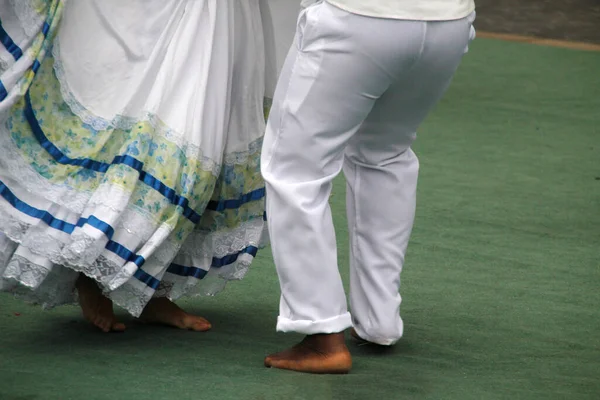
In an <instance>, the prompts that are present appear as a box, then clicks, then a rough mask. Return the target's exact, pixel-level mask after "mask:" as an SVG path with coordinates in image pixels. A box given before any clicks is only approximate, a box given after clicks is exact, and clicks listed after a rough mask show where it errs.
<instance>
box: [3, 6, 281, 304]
mask: <svg viewBox="0 0 600 400" xmlns="http://www.w3.org/2000/svg"><path fill="white" fill-rule="evenodd" d="M265 1H266V0H127V1H123V0H76V1H73V0H70V1H69V2H64V1H63V0H0V20H1V21H2V29H1V30H0V43H1V45H0V72H1V75H0V84H1V86H0V149H1V152H2V154H1V157H0V289H2V290H3V291H10V292H13V293H15V294H18V295H20V296H23V297H25V298H26V299H28V300H32V301H34V302H36V303H39V304H42V305H44V306H45V307H54V306H57V305H61V304H66V303H72V302H73V301H74V300H75V296H76V293H75V291H74V282H75V280H76V278H77V276H78V274H79V273H83V274H85V275H87V276H89V277H91V278H93V279H95V280H96V281H97V282H98V283H99V284H100V286H101V287H102V288H103V290H104V292H105V295H106V296H108V297H109V298H111V299H112V300H113V301H114V303H115V304H117V305H119V306H121V307H123V308H124V309H126V310H127V311H129V312H130V313H131V314H132V315H134V316H139V315H140V313H141V311H142V310H143V308H144V306H145V305H146V304H147V302H148V301H149V300H150V299H151V298H152V297H153V296H161V297H168V298H170V299H172V300H175V299H178V298H180V297H181V296H184V295H195V294H209V295H211V294H215V293H216V292H218V291H219V290H221V289H222V288H223V287H224V285H225V282H226V281H228V280H232V279H241V278H242V277H243V276H244V274H245V273H246V272H247V270H248V268H249V266H250V264H251V262H252V259H253V257H254V256H255V255H256V252H257V251H258V249H259V248H260V247H261V246H262V245H263V240H264V238H266V236H267V235H266V234H265V232H264V227H265V223H264V194H265V190H264V183H263V181H262V178H261V176H260V167H259V159H260V154H259V152H260V148H261V142H262V137H263V133H264V128H265V110H264V107H263V99H264V98H265V97H267V98H268V97H271V96H270V93H271V92H272V90H273V87H274V83H275V79H276V76H275V75H276V74H275V65H274V49H273V48H272V46H273V43H274V42H273V38H272V29H271V25H270V24H271V21H270V14H269V12H268V6H267V4H266V3H265ZM15 49H19V50H15Z"/></svg>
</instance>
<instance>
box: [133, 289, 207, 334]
mask: <svg viewBox="0 0 600 400" xmlns="http://www.w3.org/2000/svg"><path fill="white" fill-rule="evenodd" d="M140 320H142V321H144V322H148V323H154V324H160V325H168V326H172V327H175V328H179V329H186V330H191V331H196V332H204V331H207V330H209V329H210V328H212V325H211V324H210V322H208V321H207V320H206V319H204V318H202V317H198V316H196V315H192V314H188V313H186V312H185V311H183V310H182V309H181V308H179V306H177V305H176V304H175V303H173V302H172V301H171V300H169V299H167V298H165V297H158V298H154V299H152V300H150V301H149V302H148V305H146V308H144V312H143V313H142V315H141V317H140Z"/></svg>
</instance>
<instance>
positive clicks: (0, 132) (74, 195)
mask: <svg viewBox="0 0 600 400" xmlns="http://www.w3.org/2000/svg"><path fill="white" fill-rule="evenodd" d="M6 120H7V116H6V115H0V121H2V125H0V149H2V157H0V174H2V175H5V174H7V175H8V177H9V178H10V177H13V180H17V179H18V182H19V183H20V186H21V187H22V188H24V189H25V190H27V191H28V192H29V193H31V194H34V195H39V194H43V197H44V198H45V199H47V200H49V201H51V202H53V203H55V204H59V205H61V206H63V207H65V208H68V209H69V210H70V211H72V212H74V213H76V214H81V213H83V210H84V209H85V207H86V205H87V203H88V201H89V200H90V197H91V194H90V193H85V192H81V191H77V190H75V189H73V188H72V187H69V186H68V185H58V184H53V183H51V182H49V181H48V180H47V179H45V178H44V177H42V176H41V175H40V174H38V173H37V171H35V170H34V169H33V167H32V166H31V165H30V164H29V163H27V162H25V161H24V160H23V158H21V156H20V155H19V150H18V148H17V147H16V146H15V143H14V142H13V140H12V139H11V133H10V129H9V128H8V126H7V122H5V121H6ZM2 178H6V175H5V176H2Z"/></svg>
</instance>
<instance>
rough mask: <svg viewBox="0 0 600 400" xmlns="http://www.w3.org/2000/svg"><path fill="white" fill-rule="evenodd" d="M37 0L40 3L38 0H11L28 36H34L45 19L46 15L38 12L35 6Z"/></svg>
mask: <svg viewBox="0 0 600 400" xmlns="http://www.w3.org/2000/svg"><path fill="white" fill-rule="evenodd" d="M36 2H38V3H39V1H37V0H10V5H11V7H12V8H13V10H14V11H15V14H16V16H17V18H18V19H19V22H20V23H21V27H22V28H23V30H24V31H25V34H26V35H27V36H28V37H32V36H34V35H35V34H36V33H37V32H38V31H39V29H40V26H41V24H42V22H43V21H44V15H41V14H40V13H38V12H37V11H36V9H35V7H34V3H36Z"/></svg>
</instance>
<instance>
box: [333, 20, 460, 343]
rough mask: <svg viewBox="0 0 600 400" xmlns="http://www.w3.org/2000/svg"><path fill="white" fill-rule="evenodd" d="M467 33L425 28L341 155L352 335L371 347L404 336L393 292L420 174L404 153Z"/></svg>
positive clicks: (455, 27) (454, 27)
mask: <svg viewBox="0 0 600 400" xmlns="http://www.w3.org/2000/svg"><path fill="white" fill-rule="evenodd" d="M469 28H470V24H469V23H468V21H466V20H461V21H451V22H442V23H427V28H426V34H425V38H424V47H423V51H422V54H421V56H420V58H419V61H418V62H417V64H415V66H414V68H413V69H412V72H409V73H406V74H403V75H402V76H401V78H400V79H399V80H398V81H397V82H395V83H394V84H393V85H392V86H391V87H390V89H389V90H388V91H387V92H386V93H385V94H384V95H383V96H382V97H381V98H380V99H379V100H378V101H377V103H376V105H375V107H374V108H373V110H372V112H371V114H370V115H369V117H368V118H367V119H366V121H365V123H364V124H363V125H362V126H361V128H360V130H359V131H358V133H357V135H355V136H354V137H353V139H352V140H351V142H350V144H349V146H348V148H347V151H346V159H345V163H344V173H345V175H346V178H347V179H346V181H347V214H348V224H349V233H350V249H351V257H350V304H351V310H352V317H353V325H354V330H353V336H355V337H360V338H361V339H363V340H366V341H369V342H372V343H376V344H379V345H391V344H394V343H396V342H397V341H398V339H400V337H401V336H402V333H403V323H402V319H401V318H400V314H399V310H400V303H401V296H400V294H399V292H398V289H399V286H400V273H401V271H402V266H403V263H404V258H405V254H406V249H407V246H408V241H409V238H410V234H411V230H412V226H413V221H414V216H415V206H416V189H417V176H418V170H419V162H418V159H417V157H416V155H415V154H414V152H413V151H412V150H411V148H410V146H411V143H412V142H413V140H414V138H415V137H416V131H417V128H418V126H419V125H420V124H421V123H422V121H423V120H424V119H425V117H426V116H427V114H428V113H429V112H430V110H431V109H432V108H433V106H434V105H435V104H436V103H437V102H438V100H439V99H440V98H441V97H442V95H443V93H444V92H445V91H446V89H447V88H448V86H449V84H450V81H451V79H452V76H453V75H454V72H455V71H456V69H457V68H458V65H459V63H460V60H461V58H462V55H463V53H464V50H465V48H466V46H467V41H468V36H469V35H468V32H469Z"/></svg>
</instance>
